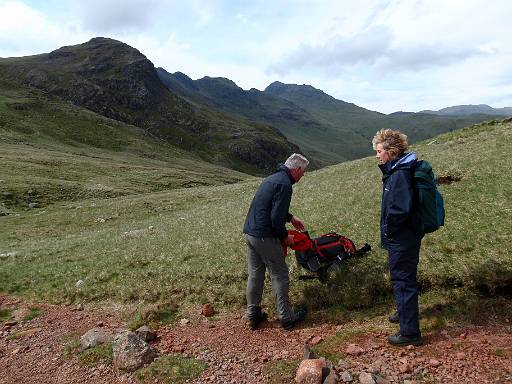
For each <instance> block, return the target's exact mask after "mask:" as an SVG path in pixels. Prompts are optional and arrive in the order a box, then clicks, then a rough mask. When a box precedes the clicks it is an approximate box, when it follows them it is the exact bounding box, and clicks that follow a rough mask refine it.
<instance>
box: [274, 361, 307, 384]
mask: <svg viewBox="0 0 512 384" xmlns="http://www.w3.org/2000/svg"><path fill="white" fill-rule="evenodd" d="M301 361H302V359H292V360H278V361H273V362H270V363H268V364H267V366H266V371H267V372H268V374H269V375H270V378H271V379H270V380H271V383H272V384H281V383H292V382H293V381H294V379H295V373H296V371H297V368H298V367H299V364H300V362H301Z"/></svg>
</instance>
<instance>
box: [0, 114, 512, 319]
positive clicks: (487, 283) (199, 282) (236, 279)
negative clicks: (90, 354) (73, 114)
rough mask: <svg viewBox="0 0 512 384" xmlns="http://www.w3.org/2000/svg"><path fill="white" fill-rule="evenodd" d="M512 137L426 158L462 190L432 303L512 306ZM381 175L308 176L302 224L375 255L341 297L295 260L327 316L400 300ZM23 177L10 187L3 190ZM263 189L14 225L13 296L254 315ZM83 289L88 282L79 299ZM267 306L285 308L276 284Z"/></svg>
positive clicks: (344, 276) (352, 274)
mask: <svg viewBox="0 0 512 384" xmlns="http://www.w3.org/2000/svg"><path fill="white" fill-rule="evenodd" d="M511 132H512V121H511V120H508V121H507V122H505V123H492V124H483V125H478V126H472V127H469V128H465V129H462V130H459V131H456V132H452V133H448V134H445V135H442V136H439V137H437V138H436V139H435V140H434V141H431V142H430V143H429V144H426V143H423V144H419V145H417V146H415V148H414V150H416V151H417V152H418V153H419V155H420V157H423V158H426V159H428V160H429V161H431V162H432V164H433V165H434V168H435V170H436V171H437V174H438V175H441V176H451V177H452V178H453V179H459V181H457V182H453V183H451V184H444V185H442V186H441V187H440V189H441V191H442V193H443V195H444V198H445V203H446V212H447V217H446V225H445V227H444V228H442V229H441V230H439V231H437V232H436V233H434V234H431V235H428V236H427V237H426V238H425V240H424V242H423V247H422V252H421V261H420V266H419V282H420V284H421V288H422V291H423V295H422V300H427V299H428V298H429V297H431V295H437V294H438V293H439V292H449V295H447V296H446V297H448V298H447V300H458V299H459V298H460V296H457V295H456V294H455V293H454V292H458V293H461V294H475V293H477V294H495V293H501V294H510V291H511V287H512V258H511V257H510V254H511V252H512V247H511V244H512V241H511V240H512V239H511V232H510V212H511V210H512V202H511V200H510V196H511V195H512V171H511V169H510V165H509V164H508V163H509V162H507V161H505V160H504V158H503V156H504V154H505V153H507V151H508V148H509V147H510V146H511V145H512V136H511ZM42 169H45V168H44V167H43V168H42ZM46 169H47V170H48V169H49V168H46ZM379 173H380V171H379V170H378V168H377V165H376V163H375V160H374V159H373V158H365V159H361V160H357V161H352V162H347V163H343V164H340V165H337V166H331V167H328V168H325V169H322V170H318V171H314V172H310V173H307V174H306V176H305V177H304V179H303V180H302V181H301V182H300V183H299V184H297V185H296V186H295V192H294V200H293V203H292V212H293V213H295V214H296V215H298V216H300V217H302V218H303V219H304V221H305V223H306V225H307V227H308V229H309V230H310V231H311V232H312V234H313V235H319V234H321V233H323V232H327V231H338V232H340V233H343V234H345V235H347V236H349V237H351V238H352V239H353V240H354V241H355V242H356V243H357V244H358V245H361V244H362V243H364V242H369V243H370V244H371V245H372V246H373V247H374V251H373V252H372V253H371V254H370V255H369V256H367V257H365V258H362V259H359V260H353V261H350V262H349V263H347V264H346V265H345V269H344V270H343V271H342V273H341V275H340V276H339V278H338V279H333V280H332V281H331V282H330V284H327V285H323V284H321V283H319V282H317V281H308V282H302V281H298V280H297V277H298V276H299V275H300V274H301V273H302V271H300V270H299V269H298V267H297V266H296V265H295V263H294V262H293V260H292V257H290V256H289V259H288V260H289V262H290V265H291V275H292V276H291V277H292V278H291V281H292V287H291V292H292V296H293V299H294V300H303V301H306V302H307V303H308V304H309V306H310V307H311V308H313V309H315V310H324V309H326V308H329V307H333V306H334V307H337V306H339V305H342V306H345V307H348V308H355V307H360V308H361V307H362V308H365V307H366V308H374V309H375V308H376V307H375V306H376V305H377V303H379V302H389V299H390V282H389V278H388V275H387V264H386V254H385V252H384V251H382V250H380V249H379V247H378V233H379V229H378V223H379V202H380V192H381V181H380V174H379ZM10 177H11V176H9V177H8V178H6V177H5V175H2V177H1V179H2V180H3V182H2V183H5V182H6V181H7V182H9V178H10ZM259 182H260V179H257V178H252V179H249V180H245V181H242V182H240V183H237V184H231V185H223V186H217V187H197V188H190V189H179V190H172V191H162V192H154V193H141V194H138V195H128V196H119V197H116V198H111V199H104V198H92V199H83V200H80V201H72V202H70V201H65V202H61V203H57V204H54V205H52V206H48V207H45V208H44V210H43V209H36V210H30V211H22V212H19V213H18V214H15V215H8V216H4V217H0V221H1V226H2V231H1V232H0V254H2V257H1V258H0V265H1V268H0V292H5V293H10V294H16V295H22V296H30V297H36V298H39V299H43V300H49V301H52V302H70V303H71V302H75V303H76V302H82V301H112V302H125V303H147V302H154V301H171V302H174V303H176V304H179V305H180V307H181V308H187V307H188V306H190V305H198V304H200V303H203V302H206V301H209V302H212V303H214V305H215V306H216V307H217V308H229V309H237V310H239V309H242V308H243V306H244V301H245V298H244V290H245V279H246V260H245V256H244V243H243V238H242V233H241V228H242V224H243V221H244V218H245V214H246V211H247V208H248V206H249V204H250V201H251V199H252V197H253V194H254V192H255V190H256V188H257V187H258V185H259ZM2 185H4V184H2ZM78 280H83V281H84V283H83V284H82V285H81V286H79V287H78V288H77V287H76V286H75V284H76V283H77V281H78ZM264 302H265V303H264V304H265V305H267V306H268V308H271V307H272V304H271V303H273V299H272V294H271V290H270V284H269V283H267V289H266V293H265V297H264Z"/></svg>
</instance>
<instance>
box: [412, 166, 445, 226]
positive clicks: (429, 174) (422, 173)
mask: <svg viewBox="0 0 512 384" xmlns="http://www.w3.org/2000/svg"><path fill="white" fill-rule="evenodd" d="M413 187H414V189H415V191H414V192H415V201H414V203H413V204H414V209H413V212H412V218H411V221H412V225H413V227H414V228H415V230H416V231H417V232H418V233H420V234H422V235H424V234H426V233H431V232H434V231H436V230H438V229H439V228H440V227H441V226H443V225H444V216H445V211H444V200H443V196H442V195H441V193H440V192H439V190H438V189H437V182H436V177H435V174H434V171H433V170H432V165H430V163H429V162H428V161H426V160H418V161H417V162H416V166H415V168H414V171H413Z"/></svg>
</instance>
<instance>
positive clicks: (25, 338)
mask: <svg viewBox="0 0 512 384" xmlns="http://www.w3.org/2000/svg"><path fill="white" fill-rule="evenodd" d="M29 306H33V305H32V304H29V303H25V302H22V301H19V300H17V299H14V298H11V297H5V296H3V297H0V308H2V309H6V308H10V309H13V308H18V309H19V308H28V307H29ZM35 306H36V307H38V308H39V309H40V314H39V316H37V317H35V318H34V319H32V320H29V321H21V320H20V321H18V322H17V323H16V324H12V323H13V321H7V322H4V323H3V324H2V326H1V328H0V372H1V376H0V383H38V384H41V383H59V384H60V383H136V382H137V380H136V378H135V375H134V374H133V373H120V372H118V371H116V370H115V369H114V368H113V367H112V366H111V365H107V364H100V365H98V366H95V367H86V366H84V365H83V364H82V363H81V362H80V361H79V359H78V357H77V355H76V353H73V352H72V351H70V350H69V346H67V345H69V341H70V340H73V339H75V340H76V338H77V336H80V335H82V334H83V333H85V332H86V331H87V330H89V329H91V328H94V327H102V328H105V329H109V330H112V331H116V330H119V329H121V328H126V324H124V323H123V322H122V321H121V320H120V318H119V317H118V316H117V315H116V314H115V313H113V312H112V313H107V312H106V311H98V310H89V309H88V308H86V309H85V310H76V309H75V308H69V307H64V306H54V305H46V304H38V305H35ZM9 324H12V325H9ZM356 326H357V324H343V325H337V326H336V325H331V324H326V323H323V324H316V325H315V324H311V323H306V324H305V325H303V326H302V327H300V328H298V329H296V330H293V331H290V332H288V331H284V330H282V328H281V327H280V326H279V324H278V322H277V321H270V322H267V323H265V325H264V326H263V327H262V328H261V329H259V330H258V331H255V332H252V331H250V330H249V329H248V327H247V325H246V322H245V320H244V318H243V316H242V315H240V314H238V315H230V316H223V317H220V318H218V319H215V320H211V319H207V318H204V317H201V316H199V315H198V317H197V318H196V319H191V322H189V323H187V324H184V325H176V326H172V327H171V326H164V327H161V328H160V329H159V330H158V332H157V335H158V337H157V339H156V340H155V341H153V342H152V346H153V348H154V349H156V350H157V351H158V352H159V353H160V354H179V355H181V356H189V357H196V358H200V359H202V360H204V361H205V362H206V363H207V365H208V367H207V368H206V370H204V371H203V372H202V374H201V375H200V376H199V377H198V378H197V379H195V380H194V381H193V382H194V383H270V382H272V381H273V380H274V382H275V381H276V380H279V381H281V382H282V381H284V382H289V381H293V378H292V376H291V375H288V378H280V379H276V376H275V373H274V376H272V375H273V373H272V372H273V371H272V369H271V367H272V366H275V365H276V364H277V363H278V362H286V361H296V362H298V361H299V360H300V359H301V358H302V356H303V351H304V344H305V343H306V342H307V343H309V344H317V343H319V344H317V345H318V348H320V349H326V348H325V347H327V346H328V350H329V352H330V353H336V352H339V355H340V356H345V355H346V357H344V358H343V359H341V361H339V360H340V359H338V361H333V364H334V366H335V369H336V371H337V373H338V377H339V378H340V382H341V377H342V375H343V377H345V378H348V375H350V376H351V377H352V380H353V381H352V382H355V383H357V382H358V379H357V377H358V375H359V374H360V373H361V372H369V373H373V374H374V377H379V378H380V379H382V381H381V382H382V383H386V382H394V383H403V382H407V380H409V382H416V383H421V382H424V383H431V382H435V383H510V382H512V327H511V326H510V325H509V324H507V323H505V324H502V325H493V326H485V327H476V326H470V327H464V328H462V327H457V328H455V327H452V328H447V329H445V330H442V331H439V332H434V333H430V334H427V335H426V345H424V346H422V347H418V348H412V347H411V348H395V347H391V346H389V345H387V343H386V337H385V336H386V334H387V333H386V331H369V332H366V333H357V334H356V335H354V336H353V337H339V336H338V337H335V335H336V334H338V335H340V334H345V333H350V332H349V330H350V329H353V328H354V327H356ZM345 331H347V332H345ZM351 344H352V346H351V349H349V346H350V345H351ZM347 352H350V353H349V354H347ZM414 380H415V381H414ZM279 381H277V382H279Z"/></svg>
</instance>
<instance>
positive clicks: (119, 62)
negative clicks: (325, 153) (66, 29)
mask: <svg viewBox="0 0 512 384" xmlns="http://www.w3.org/2000/svg"><path fill="white" fill-rule="evenodd" d="M0 78H1V79H3V81H4V83H7V84H9V85H10V86H11V88H16V87H27V86H28V87H32V88H36V89H39V90H42V91H43V92H46V93H48V94H50V95H54V96H58V97H60V98H62V99H63V100H66V101H70V102H72V103H73V104H75V105H77V106H81V107H84V108H87V109H89V110H91V111H94V112H96V113H98V114H101V115H103V116H105V117H108V118H111V119H115V120H118V121H122V122H124V123H128V124H132V125H135V126H138V127H140V128H143V129H144V130H145V134H146V135H147V136H149V137H153V138H156V139H159V140H164V141H165V142H167V143H169V144H172V145H174V146H177V147H181V148H183V149H186V150H188V151H193V152H195V153H197V154H199V155H200V156H201V157H202V158H203V159H206V160H208V161H211V162H214V163H217V164H220V165H224V166H228V167H231V168H235V169H238V170H242V171H246V172H251V173H263V172H268V171H269V170H271V169H273V167H274V165H275V159H276V158H286V156H287V155H289V154H290V153H292V152H296V151H298V148H297V147H296V146H295V145H293V144H291V143H290V142H288V141H287V140H286V138H285V137H284V136H283V135H282V134H281V133H280V132H279V131H278V130H277V129H275V128H273V127H271V126H269V125H264V124H257V123H252V122H247V121H242V120H240V119H236V118H234V117H232V116H228V115H225V114H222V113H219V112H217V111H212V110H208V109H204V108H203V109H201V110H198V109H197V108H194V107H193V106H192V105H191V104H190V103H188V102H186V101H185V100H183V99H182V98H180V97H179V96H177V95H175V94H174V93H172V92H170V91H169V90H168V89H167V88H166V87H165V86H164V85H163V84H162V83H161V81H160V79H159V77H158V75H157V73H156V70H155V68H154V66H153V64H152V63H151V62H150V61H149V60H148V59H147V58H146V57H145V56H144V55H142V54H141V53H140V52H139V51H137V50H136V49H134V48H132V47H130V46H128V45H126V44H124V43H121V42H119V41H116V40H112V39H106V38H94V39H92V40H90V41H89V42H87V43H84V44H79V45H75V46H68V47H62V48H60V49H57V50H55V51H53V52H51V53H49V54H41V55H35V56H30V57H22V58H9V59H0Z"/></svg>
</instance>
